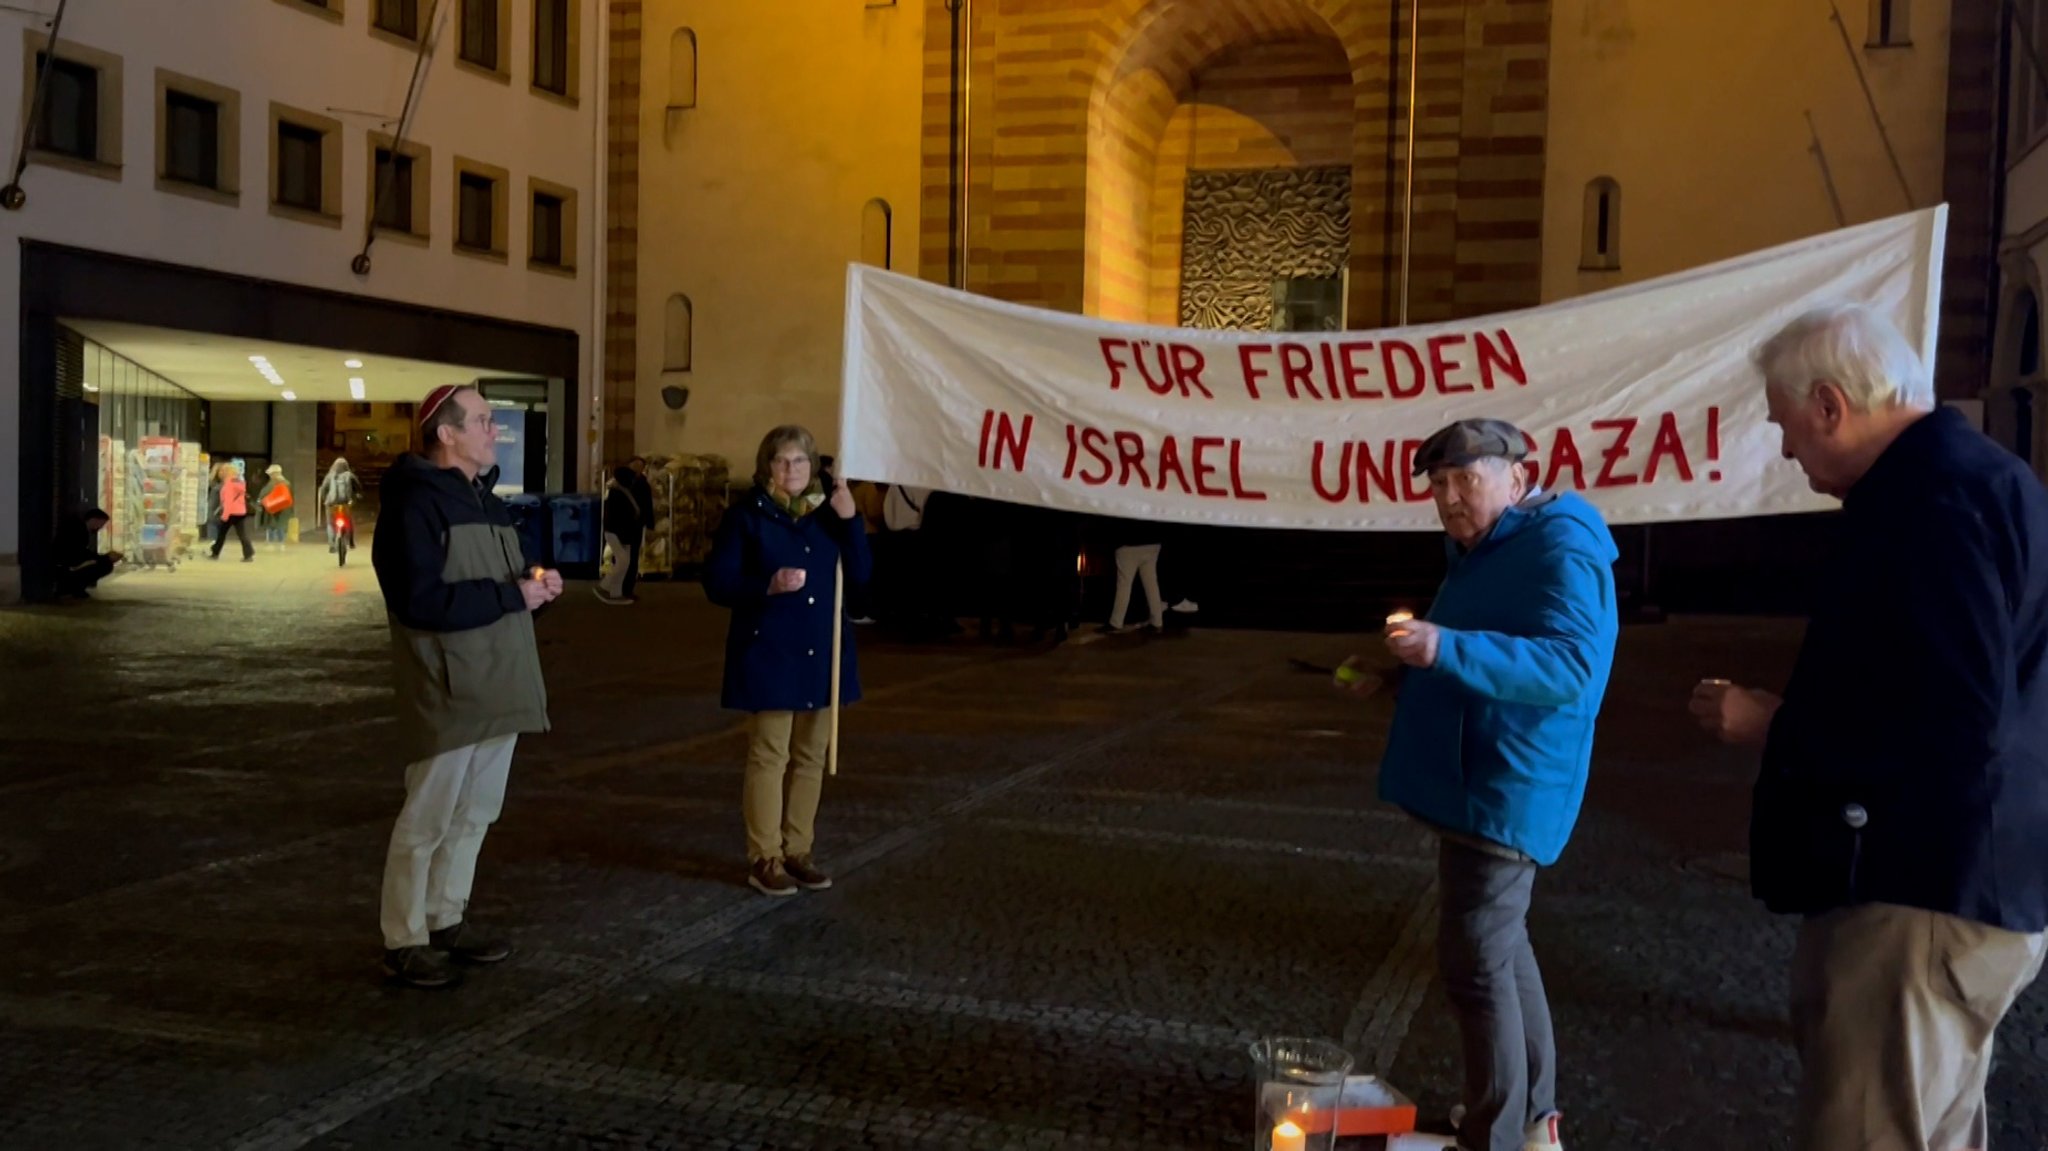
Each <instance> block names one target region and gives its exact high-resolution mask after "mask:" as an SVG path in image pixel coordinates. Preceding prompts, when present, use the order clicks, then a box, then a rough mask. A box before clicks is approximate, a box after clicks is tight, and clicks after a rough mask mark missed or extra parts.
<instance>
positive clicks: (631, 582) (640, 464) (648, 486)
mask: <svg viewBox="0 0 2048 1151" xmlns="http://www.w3.org/2000/svg"><path fill="white" fill-rule="evenodd" d="M627 471H631V473H633V500H635V502H639V510H641V547H647V541H649V539H653V530H655V526H657V524H659V516H655V504H653V481H651V479H647V459H645V457H633V459H629V461H627ZM637 586H639V563H635V565H633V571H627V586H625V592H627V596H631V594H633V588H637Z"/></svg>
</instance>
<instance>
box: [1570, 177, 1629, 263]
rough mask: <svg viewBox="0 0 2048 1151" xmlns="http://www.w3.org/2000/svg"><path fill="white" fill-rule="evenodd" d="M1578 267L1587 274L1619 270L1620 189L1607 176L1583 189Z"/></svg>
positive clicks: (1618, 185)
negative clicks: (1584, 206) (1581, 229)
mask: <svg viewBox="0 0 2048 1151" xmlns="http://www.w3.org/2000/svg"><path fill="white" fill-rule="evenodd" d="M1579 267H1580V269H1581V270H1583V271H1588V272H1612V271H1615V270H1617V269H1619V268H1620V267H1621V185H1620V184H1618V183H1616V182H1615V181H1614V180H1613V179H1612V178H1610V177H1607V176H1602V177H1600V178H1599V179H1597V180H1594V181H1592V182H1591V183H1589V184H1587V185H1586V219H1585V223H1584V239H1583V240H1582V241H1581V247H1580V252H1579Z"/></svg>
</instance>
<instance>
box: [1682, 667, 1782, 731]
mask: <svg viewBox="0 0 2048 1151" xmlns="http://www.w3.org/2000/svg"><path fill="white" fill-rule="evenodd" d="M1783 702H1784V701H1783V700H1781V699H1779V698H1778V697H1777V696H1775V695H1772V694H1771V693H1769V692H1767V691H1757V690H1756V689H1754V688H1747V687H1740V686H1737V685H1736V684H1734V683H1732V682H1730V681H1729V680H1725V679H1703V680H1701V681H1700V682H1699V683H1698V684H1697V685H1695V686H1694V687H1693V689H1692V699H1691V701H1690V702H1689V703H1688V704H1687V710H1689V711H1691V712H1692V715H1693V718H1694V719H1696V720H1698V721H1699V725H1700V727H1701V728H1702V729H1704V730H1705V731H1706V732H1707V733H1708V734H1710V735H1712V736H1714V737H1715V738H1716V739H1719V740H1720V741H1721V742H1723V743H1735V744H1758V743H1762V742H1763V741H1764V738H1765V737H1766V736H1768V735H1769V734H1770V731H1771V719H1772V717H1773V716H1775V715H1777V714H1778V707H1779V705H1780V704H1782V703H1783Z"/></svg>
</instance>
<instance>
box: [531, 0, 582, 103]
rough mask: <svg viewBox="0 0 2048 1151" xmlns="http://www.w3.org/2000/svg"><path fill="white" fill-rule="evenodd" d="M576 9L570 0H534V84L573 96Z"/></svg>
mask: <svg viewBox="0 0 2048 1151" xmlns="http://www.w3.org/2000/svg"><path fill="white" fill-rule="evenodd" d="M575 39H576V10H575V7H574V6H573V5H572V4H570V3H569V0H533V86H534V87H535V88H536V89H538V90H540V91H542V92H549V93H552V94H554V95H556V96H567V97H574V95H575V93H576V76H575V72H574V69H575V62H576V52H575Z"/></svg>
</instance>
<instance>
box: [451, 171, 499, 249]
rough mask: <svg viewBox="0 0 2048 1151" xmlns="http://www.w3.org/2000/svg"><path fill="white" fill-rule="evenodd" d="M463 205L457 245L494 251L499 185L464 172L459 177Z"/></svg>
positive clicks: (460, 211) (474, 174) (457, 224)
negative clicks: (492, 240)
mask: <svg viewBox="0 0 2048 1151" xmlns="http://www.w3.org/2000/svg"><path fill="white" fill-rule="evenodd" d="M459 183H460V196H461V205H460V207H459V208H458V209H457V210H458V212H459V213H460V218H459V219H458V220H457V222H456V231H455V242H456V243H458V244H461V245H462V246H463V247H465V248H469V249H472V250H474V251H479V252H488V251H490V250H491V221H492V219H493V218H494V217H495V216H496V215H497V210H496V207H495V206H494V205H495V201H496V200H497V198H498V182H497V181H496V180H493V179H491V178H489V177H488V176H479V175H477V174H476V173H474V172H464V173H462V175H461V176H460V177H459Z"/></svg>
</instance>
